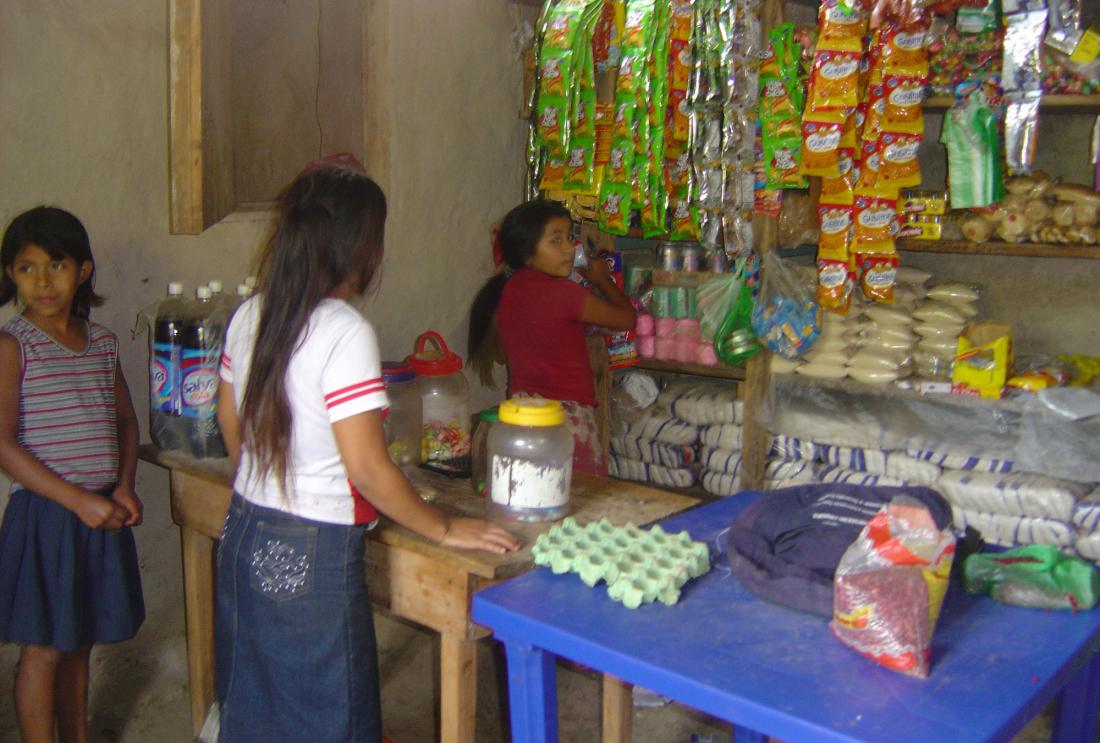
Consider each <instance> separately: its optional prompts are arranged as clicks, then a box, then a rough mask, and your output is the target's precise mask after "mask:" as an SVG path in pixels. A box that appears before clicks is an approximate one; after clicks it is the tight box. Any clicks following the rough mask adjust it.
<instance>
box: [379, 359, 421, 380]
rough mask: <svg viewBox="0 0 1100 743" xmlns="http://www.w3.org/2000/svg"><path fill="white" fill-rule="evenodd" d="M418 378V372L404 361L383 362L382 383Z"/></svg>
mask: <svg viewBox="0 0 1100 743" xmlns="http://www.w3.org/2000/svg"><path fill="white" fill-rule="evenodd" d="M414 379H416V372H415V371H413V368H412V367H411V366H409V365H408V364H406V363H405V362H404V361H383V362H382V384H385V385H391V384H401V383H402V382H411V381H413V380H414Z"/></svg>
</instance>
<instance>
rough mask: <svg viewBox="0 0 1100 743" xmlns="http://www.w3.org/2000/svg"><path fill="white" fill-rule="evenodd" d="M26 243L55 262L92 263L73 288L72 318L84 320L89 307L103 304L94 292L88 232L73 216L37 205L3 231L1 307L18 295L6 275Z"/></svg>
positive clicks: (61, 210) (0, 285)
mask: <svg viewBox="0 0 1100 743" xmlns="http://www.w3.org/2000/svg"><path fill="white" fill-rule="evenodd" d="M28 245H37V246H38V247H40V248H42V249H43V250H45V251H46V253H47V254H49V256H50V258H53V259H54V260H55V261H56V260H63V259H65V258H72V259H73V260H74V261H76V264H77V266H80V265H82V264H83V263H84V261H89V262H90V263H91V264H92V272H91V273H90V274H88V278H87V279H86V280H85V281H84V282H83V283H82V284H80V285H79V286H77V288H76V296H75V297H73V308H72V314H73V316H74V317H79V318H81V319H84V320H87V319H88V316H89V315H90V314H91V312H92V308H93V307H98V306H99V305H101V304H103V297H101V296H99V295H98V294H96V293H95V259H94V258H92V245H91V243H90V242H89V241H88V231H87V230H85V229H84V225H82V224H81V223H80V220H79V219H77V218H76V217H75V216H73V215H72V214H70V213H69V212H67V211H65V210H64V209H58V208H57V207H53V206H36V207H35V208H34V209H31V210H29V211H25V212H23V213H22V214H20V215H19V216H18V217H16V218H15V219H13V220H12V221H11V224H9V225H8V229H7V230H5V231H4V241H3V244H2V246H0V267H3V269H4V271H3V272H2V273H3V276H2V277H0V306H3V305H5V304H7V303H8V302H10V301H12V300H13V299H15V298H16V297H17V296H18V291H17V290H16V288H15V282H14V281H12V280H11V278H10V277H9V276H8V271H7V269H9V268H11V267H12V266H13V265H15V256H17V255H19V251H21V250H22V249H23V248H25V247H27V246H28Z"/></svg>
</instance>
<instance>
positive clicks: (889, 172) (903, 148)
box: [875, 132, 923, 194]
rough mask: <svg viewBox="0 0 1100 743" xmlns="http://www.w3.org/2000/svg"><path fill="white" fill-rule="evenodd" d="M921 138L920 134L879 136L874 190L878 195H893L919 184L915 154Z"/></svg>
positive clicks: (886, 134) (918, 167)
mask: <svg viewBox="0 0 1100 743" xmlns="http://www.w3.org/2000/svg"><path fill="white" fill-rule="evenodd" d="M922 139H923V136H922V135H920V134H894V133H893V132H882V133H881V134H880V135H879V139H878V141H879V144H878V153H879V166H878V179H877V180H876V181H875V189H876V190H877V191H879V192H880V193H894V194H896V193H897V191H898V189H900V188H906V187H908V186H916V185H919V184H920V160H918V159H917V153H918V151H919V150H920V143H921V140H922Z"/></svg>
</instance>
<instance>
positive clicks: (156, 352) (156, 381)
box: [149, 343, 179, 414]
mask: <svg viewBox="0 0 1100 743" xmlns="http://www.w3.org/2000/svg"><path fill="white" fill-rule="evenodd" d="M178 366H179V347H178V346H173V345H172V344H171V343H154V344H153V357H152V358H151V359H150V360H149V404H150V405H152V407H153V408H154V409H155V410H160V411H162V412H165V413H176V414H178V413H179V396H178V391H177V389H176V385H175V380H174V379H173V376H174V375H173V373H172V370H173V369H175V368H177V367H178Z"/></svg>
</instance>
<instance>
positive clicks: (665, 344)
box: [654, 335, 676, 361]
mask: <svg viewBox="0 0 1100 743" xmlns="http://www.w3.org/2000/svg"><path fill="white" fill-rule="evenodd" d="M656 340H657V343H656V351H655V353H654V355H655V356H656V357H657V358H659V359H661V360H662V361H675V360H676V339H675V338H671V337H668V338H662V337H661V336H660V335H658V336H657V339H656Z"/></svg>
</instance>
